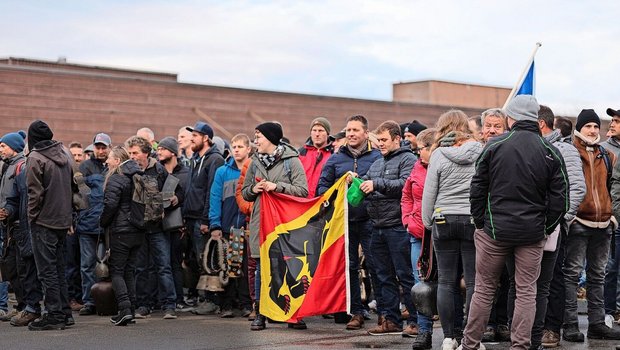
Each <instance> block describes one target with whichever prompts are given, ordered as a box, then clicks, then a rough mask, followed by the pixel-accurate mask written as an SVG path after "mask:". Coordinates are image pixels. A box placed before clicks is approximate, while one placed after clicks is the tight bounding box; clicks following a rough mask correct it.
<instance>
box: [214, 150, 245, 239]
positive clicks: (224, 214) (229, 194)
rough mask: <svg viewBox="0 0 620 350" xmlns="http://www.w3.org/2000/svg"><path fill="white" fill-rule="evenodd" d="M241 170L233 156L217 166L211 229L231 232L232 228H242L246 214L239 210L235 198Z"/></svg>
mask: <svg viewBox="0 0 620 350" xmlns="http://www.w3.org/2000/svg"><path fill="white" fill-rule="evenodd" d="M240 175H241V170H239V168H238V167H237V163H235V160H234V159H233V158H232V157H231V158H230V159H229V160H228V161H227V162H226V164H224V165H222V166H221V167H219V168H217V170H216V171H215V178H214V180H213V184H212V185H211V196H210V198H209V222H210V224H211V225H210V227H209V229H210V230H211V231H213V230H222V231H223V232H226V233H229V232H230V228H231V227H234V228H241V227H243V225H244V224H245V215H243V214H242V213H241V212H240V211H239V206H238V205H237V201H236V200H235V190H236V187H237V180H238V179H239V176H240Z"/></svg>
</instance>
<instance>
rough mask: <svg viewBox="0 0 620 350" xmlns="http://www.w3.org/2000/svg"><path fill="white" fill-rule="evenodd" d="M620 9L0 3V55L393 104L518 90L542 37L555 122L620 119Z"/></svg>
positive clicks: (541, 4)
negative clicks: (610, 110) (586, 112)
mask: <svg viewBox="0 0 620 350" xmlns="http://www.w3.org/2000/svg"><path fill="white" fill-rule="evenodd" d="M619 14H620V1H596V2H586V1H571V0H564V1H510V2H500V1H428V0H426V1H387V0H384V1H362V0H349V1H346V0H345V1H321V0H315V1H270V0H261V1H223V0H222V1H187V0H174V1H150V0H149V1H111V0H108V1H89V0H82V1H13V0H3V1H2V2H0V30H1V31H2V36H1V37H0V56H3V57H6V56H15V57H27V58H38V59H47V60H56V59H57V58H58V57H59V56H65V57H67V59H68V61H69V62H71V63H83V64H92V65H104V66H113V67H125V68H133V69H146V70H156V71H164V72H172V73H178V74H179V80H180V81H182V82H190V83H201V84H213V85H223V86H234V87H244V88H256V89H265V90H276V91H290V92H301V93H310V94H320V95H332V96H343V97H359V98H368V99H377V100H391V94H392V83H394V82H399V81H411V80H424V79H441V80H450V81H458V82H466V83H473V84H486V85H498V86H504V87H512V86H513V85H514V84H515V83H516V80H517V78H518V77H519V75H520V73H521V71H522V70H523V69H524V66H525V64H526V63H527V60H528V58H529V56H530V54H531V52H532V50H533V49H534V45H535V43H536V42H537V41H540V42H542V43H543V46H542V48H541V49H540V50H539V51H538V54H537V56H536V69H537V72H536V79H537V86H536V89H537V91H536V97H537V98H538V100H539V101H540V102H541V103H545V104H548V105H549V106H551V107H552V108H553V109H554V110H555V112H556V114H572V115H576V114H578V113H579V111H580V110H581V109H582V108H595V109H596V111H597V112H598V113H599V115H601V116H602V115H604V114H605V109H606V108H607V107H614V108H615V109H620V84H619V83H618V82H617V81H618V79H619V78H620V26H619V25H618V15H619Z"/></svg>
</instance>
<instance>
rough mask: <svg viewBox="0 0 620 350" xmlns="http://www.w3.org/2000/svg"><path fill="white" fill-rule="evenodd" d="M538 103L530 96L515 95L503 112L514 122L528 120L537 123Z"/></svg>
mask: <svg viewBox="0 0 620 350" xmlns="http://www.w3.org/2000/svg"><path fill="white" fill-rule="evenodd" d="M539 109H540V106H539V105H538V101H536V98H535V97H534V96H532V95H517V96H515V97H513V98H512V100H510V102H509V103H508V106H506V109H505V110H504V112H506V115H508V117H509V118H511V119H514V120H516V121H519V120H529V121H533V122H537V123H538V110H539Z"/></svg>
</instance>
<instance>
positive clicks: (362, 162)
mask: <svg viewBox="0 0 620 350" xmlns="http://www.w3.org/2000/svg"><path fill="white" fill-rule="evenodd" d="M379 158H381V152H379V150H377V149H373V148H372V147H371V145H370V142H368V143H367V146H366V148H365V149H364V151H363V152H362V153H361V154H360V155H359V156H358V157H355V156H354V155H353V154H352V153H351V151H350V150H349V147H347V146H343V147H340V152H338V153H335V154H333V155H332V156H331V157H329V160H328V161H327V163H325V166H324V167H323V171H322V172H321V178H320V179H319V184H318V186H317V192H316V193H317V195H322V194H323V193H325V192H326V191H327V190H328V189H329V188H330V187H331V186H333V185H334V184H335V183H336V181H338V179H340V177H342V175H344V174H346V173H347V172H348V171H352V172H354V173H357V174H358V176H360V177H362V176H364V175H366V173H367V172H368V169H370V166H371V165H372V164H373V163H374V162H375V161H376V160H377V159H379ZM366 206H367V201H363V202H362V203H361V204H360V205H359V206H357V207H354V206H352V205H349V221H351V222H360V221H366V220H368V219H369V216H368V211H367V209H366Z"/></svg>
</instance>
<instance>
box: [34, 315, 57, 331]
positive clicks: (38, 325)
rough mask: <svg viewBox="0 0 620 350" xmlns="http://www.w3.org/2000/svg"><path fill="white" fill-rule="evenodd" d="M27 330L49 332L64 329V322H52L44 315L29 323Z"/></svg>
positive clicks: (52, 320)
mask: <svg viewBox="0 0 620 350" xmlns="http://www.w3.org/2000/svg"><path fill="white" fill-rule="evenodd" d="M28 329H29V330H31V331H51V330H62V329H65V321H64V320H63V321H58V320H54V319H52V318H50V317H49V314H44V315H43V316H41V318H37V319H36V320H34V321H32V322H30V324H29V325H28Z"/></svg>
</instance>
